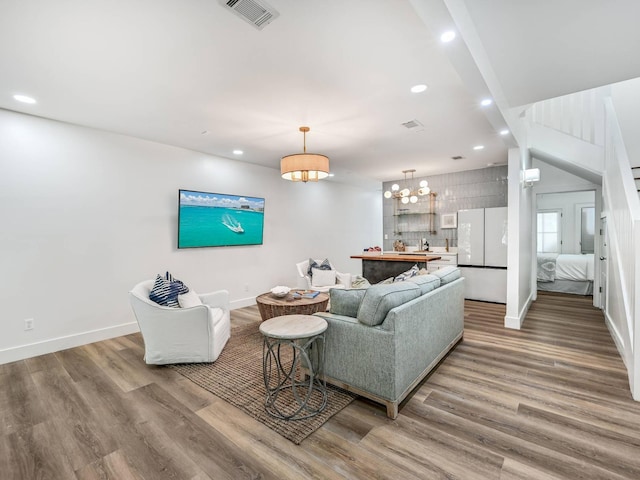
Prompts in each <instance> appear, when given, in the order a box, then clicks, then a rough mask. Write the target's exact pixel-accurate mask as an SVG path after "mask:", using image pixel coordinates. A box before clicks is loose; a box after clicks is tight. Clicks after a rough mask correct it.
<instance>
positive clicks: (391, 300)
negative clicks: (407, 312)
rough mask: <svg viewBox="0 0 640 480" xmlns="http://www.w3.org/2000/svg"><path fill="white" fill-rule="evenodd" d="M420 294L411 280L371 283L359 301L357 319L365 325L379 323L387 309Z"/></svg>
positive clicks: (418, 288)
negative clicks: (386, 283) (384, 283)
mask: <svg viewBox="0 0 640 480" xmlns="http://www.w3.org/2000/svg"><path fill="white" fill-rule="evenodd" d="M421 294H422V293H421V291H420V287H419V286H418V285H416V284H415V283H412V282H398V283H392V284H389V285H372V286H371V287H369V288H367V291H366V292H365V294H364V298H363V299H362V303H360V308H359V309H358V321H359V322H360V323H364V324H365V325H371V326H375V325H380V324H381V323H382V322H383V321H384V319H385V318H386V316H387V313H389V310H391V309H392V308H395V307H397V306H398V305H402V304H403V303H406V302H409V301H411V300H413V299H414V298H418V297H419V296H420V295H421Z"/></svg>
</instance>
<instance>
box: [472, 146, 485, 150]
mask: <svg viewBox="0 0 640 480" xmlns="http://www.w3.org/2000/svg"><path fill="white" fill-rule="evenodd" d="M483 148H484V145H476V146H475V147H473V149H474V150H482V149H483Z"/></svg>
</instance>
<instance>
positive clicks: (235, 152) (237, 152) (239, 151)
mask: <svg viewBox="0 0 640 480" xmlns="http://www.w3.org/2000/svg"><path fill="white" fill-rule="evenodd" d="M243 153H244V152H243V151H242V150H234V151H233V154H234V155H242V154H243Z"/></svg>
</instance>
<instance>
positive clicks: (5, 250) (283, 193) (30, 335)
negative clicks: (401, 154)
mask: <svg viewBox="0 0 640 480" xmlns="http://www.w3.org/2000/svg"><path fill="white" fill-rule="evenodd" d="M0 164H1V165H2V175H0V195H1V196H2V198H1V201H0V212H1V214H0V219H1V224H2V230H1V232H2V233H1V234H0V257H1V261H0V264H1V265H2V280H1V282H2V286H1V288H0V291H1V292H2V299H3V301H2V335H0V363H5V362H8V361H12V360H16V359H19V358H25V357H28V356H32V355H36V354H40V353H45V352H50V351H55V350H58V349H60V348H66V347H69V346H75V345H79V344H83V343H87V342H90V341H96V340H100V339H104V338H109V337H112V336H117V335H121V334H123V333H128V332H131V331H135V330H137V324H136V323H135V318H134V316H133V313H132V311H131V308H130V306H129V303H128V302H129V300H128V296H127V292H128V291H129V289H130V288H131V287H132V286H133V285H134V284H136V283H137V282H139V281H141V280H145V279H149V278H153V277H155V275H156V274H157V273H163V272H164V271H165V270H169V271H171V272H172V273H173V274H174V275H175V276H176V277H177V278H179V279H181V280H183V281H184V282H185V283H186V284H187V285H188V286H190V287H192V288H193V289H194V290H195V291H197V292H206V291H211V290H216V289H221V288H225V289H228V290H229V291H230V294H231V299H232V302H233V305H234V306H236V307H237V306H243V305H248V304H251V303H253V302H254V298H255V296H256V295H257V294H259V293H261V292H264V291H267V290H268V289H269V288H271V287H272V286H274V285H277V284H289V285H295V284H296V273H295V263H296V262H297V261H300V260H303V259H305V258H308V257H309V256H312V257H319V258H320V257H322V258H324V257H328V258H329V259H330V260H331V261H332V263H334V265H335V266H336V268H337V269H338V270H340V271H347V272H354V273H360V262H359V261H358V260H350V259H349V256H350V255H353V254H357V253H359V252H361V251H362V249H363V248H364V247H368V246H370V245H375V244H380V243H381V239H382V195H381V194H380V191H365V190H362V189H360V188H356V187H352V186H347V185H344V184H340V183H337V182H328V181H325V182H319V183H317V184H294V183H291V182H287V181H285V180H282V179H281V178H280V174H279V170H277V169H276V168H273V169H271V168H265V167H261V166H256V165H251V164H247V163H242V162H237V161H232V160H227V159H223V158H217V157H213V156H210V155H205V154H202V153H197V152H194V151H189V150H185V149H181V148H176V147H171V146H167V145H162V144H158V143H153V142H149V141H144V140H140V139H136V138H131V137H125V136H121V135H115V134H111V133H106V132H102V131H98V130H92V129H88V128H83V127H78V126H74V125H69V124H64V123H60V122H55V121H50V120H44V119H40V118H36V117H31V116H27V115H22V114H17V113H13V112H9V111H4V110H0ZM278 164H279V162H278V159H274V167H278ZM179 188H186V189H192V190H202V191H209V192H220V193H231V194H240V195H249V196H256V197H265V199H266V203H265V229H264V244H263V245H262V246H250V247H225V248H202V249H188V250H178V249H177V248H176V237H177V231H176V227H177V197H178V189H179ZM27 318H33V319H34V325H35V328H34V329H33V330H31V331H25V330H24V320H25V319H27Z"/></svg>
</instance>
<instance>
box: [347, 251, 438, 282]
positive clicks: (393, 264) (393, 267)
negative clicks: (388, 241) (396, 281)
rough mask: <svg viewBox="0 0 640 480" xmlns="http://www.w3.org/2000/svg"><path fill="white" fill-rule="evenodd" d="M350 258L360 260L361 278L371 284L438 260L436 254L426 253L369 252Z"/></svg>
mask: <svg viewBox="0 0 640 480" xmlns="http://www.w3.org/2000/svg"><path fill="white" fill-rule="evenodd" d="M351 258H360V259H362V276H363V277H364V278H366V279H367V280H369V283H371V284H374V283H378V282H381V281H382V280H386V279H387V278H390V277H395V276H397V275H400V274H401V273H402V272H406V271H407V270H409V269H410V268H411V267H413V266H414V265H416V264H417V265H418V268H427V263H428V262H431V261H433V260H440V257H439V256H438V255H437V254H435V255H430V254H429V253H428V252H424V253H423V252H419V253H415V252H407V253H405V252H393V253H380V252H371V253H363V254H361V255H352V256H351Z"/></svg>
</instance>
